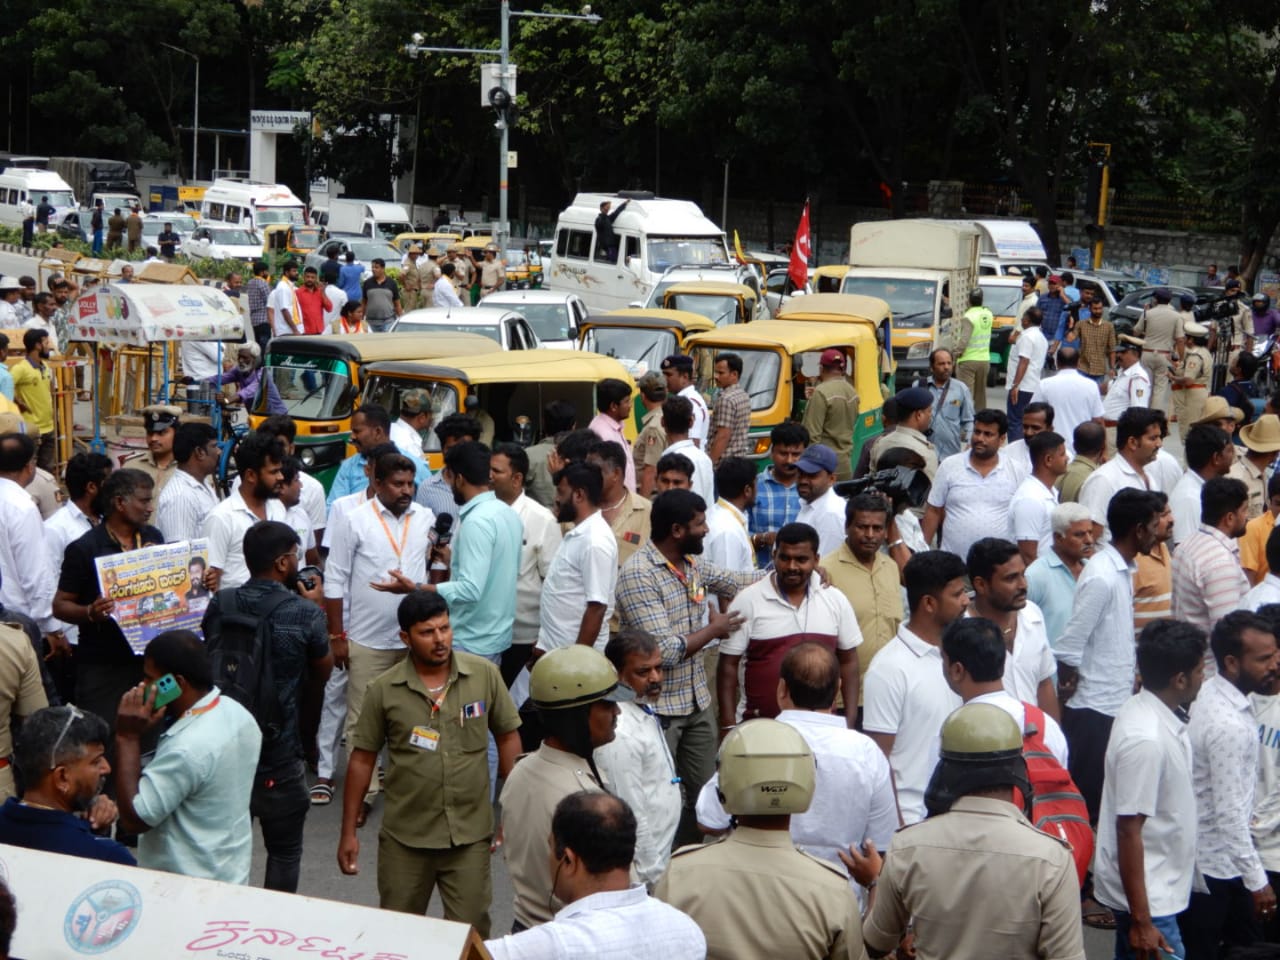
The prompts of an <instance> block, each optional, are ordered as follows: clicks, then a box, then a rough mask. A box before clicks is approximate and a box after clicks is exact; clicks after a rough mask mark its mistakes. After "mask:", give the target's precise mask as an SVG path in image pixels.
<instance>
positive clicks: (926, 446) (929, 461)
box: [871, 426, 938, 483]
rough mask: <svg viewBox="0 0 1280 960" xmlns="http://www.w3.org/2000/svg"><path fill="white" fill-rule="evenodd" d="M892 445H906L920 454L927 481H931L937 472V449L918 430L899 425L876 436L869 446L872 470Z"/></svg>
mask: <svg viewBox="0 0 1280 960" xmlns="http://www.w3.org/2000/svg"><path fill="white" fill-rule="evenodd" d="M894 447H906V448H907V449H908V450H914V451H915V452H916V453H918V454H920V456H922V457H924V472H925V475H926V476H927V477H928V478H929V482H930V483H932V482H933V478H934V477H935V476H936V475H937V473H938V451H937V449H936V448H935V447H934V445H933V444H932V443H930V442H929V438H928V437H926V436H925V435H924V434H923V433H921V432H920V431H919V430H913V429H911V428H910V427H903V426H899V427H898V428H897V429H896V430H894V431H893V433H885V434H881V435H880V436H878V437H876V440H875V443H874V445H873V446H872V447H871V470H872V471H873V472H874V471H876V470H878V469H880V458H881V457H883V456H884V455H885V453H886V451H889V450H892V449H893V448H894Z"/></svg>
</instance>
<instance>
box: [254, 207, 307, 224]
mask: <svg viewBox="0 0 1280 960" xmlns="http://www.w3.org/2000/svg"><path fill="white" fill-rule="evenodd" d="M253 219H254V222H255V223H256V224H257V225H258V226H262V225H263V224H266V223H298V224H302V223H306V222H307V221H306V219H305V218H304V217H303V216H302V208H301V207H258V209H257V210H255V211H254V213H253Z"/></svg>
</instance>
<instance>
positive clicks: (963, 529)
mask: <svg viewBox="0 0 1280 960" xmlns="http://www.w3.org/2000/svg"><path fill="white" fill-rule="evenodd" d="M996 455H997V456H998V457H999V458H1000V462H999V463H998V464H997V465H996V467H995V469H993V470H992V471H991V472H990V473H988V474H987V475H986V476H985V477H984V476H983V475H982V474H980V473H979V472H978V471H977V470H975V469H974V468H973V465H972V463H971V462H970V456H971V454H970V451H968V450H965V451H963V452H961V453H957V454H955V455H954V456H950V457H947V459H945V460H943V461H942V463H940V464H938V474H937V476H935V477H934V478H933V486H932V487H930V489H929V504H930V505H931V506H934V507H941V508H943V509H945V510H946V512H947V513H946V520H945V521H944V522H943V524H942V545H941V546H942V549H943V550H947V551H950V552H951V553H954V554H955V555H956V556H958V557H961V558H964V557H967V556H968V555H969V548H970V547H971V546H973V544H974V541H976V540H981V539H982V538H983V537H993V536H995V537H1003V536H1007V535H1008V530H1009V506H1010V504H1011V503H1012V501H1013V495H1014V493H1015V492H1017V489H1018V485H1019V484H1020V483H1021V482H1022V477H1025V476H1026V475H1027V474H1028V473H1030V472H1031V463H1030V460H1028V461H1027V468H1026V469H1025V470H1024V471H1023V472H1022V474H1021V476H1019V475H1018V473H1017V472H1016V471H1015V470H1014V469H1013V467H1012V466H1011V465H1010V463H1009V456H1008V454H1007V453H1006V452H1005V451H1004V450H1001V451H1000V452H999V453H997V454H996ZM1023 456H1024V457H1026V454H1025V453H1024V454H1023Z"/></svg>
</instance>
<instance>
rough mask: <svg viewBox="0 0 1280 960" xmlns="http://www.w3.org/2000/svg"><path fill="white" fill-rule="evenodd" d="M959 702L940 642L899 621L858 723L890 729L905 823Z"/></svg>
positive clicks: (914, 816) (919, 815)
mask: <svg viewBox="0 0 1280 960" xmlns="http://www.w3.org/2000/svg"><path fill="white" fill-rule="evenodd" d="M956 456H965V454H957V455H956ZM948 459H951V458H948ZM1130 636H1131V637H1132V627H1130ZM1130 646H1132V642H1130ZM960 704H961V700H960V698H959V697H958V696H956V694H955V693H954V692H953V691H952V690H951V688H950V687H949V686H947V679H946V676H945V674H944V673H943V670H942V650H941V648H939V647H937V646H935V645H934V644H931V643H926V642H925V641H924V640H922V639H920V638H919V637H918V636H916V635H915V634H914V633H912V632H911V631H910V630H909V629H907V625H906V624H905V623H904V624H903V625H902V626H900V627H898V634H897V636H895V637H894V638H893V639H892V640H890V641H889V643H888V644H887V645H886V646H885V647H884V648H883V649H882V650H881V651H880V652H879V653H877V654H876V656H875V659H874V660H872V661H871V667H870V669H868V670H867V676H866V678H865V679H864V681H863V720H862V727H863V729H864V730H866V731H867V732H868V733H885V734H892V735H893V750H892V752H891V753H890V754H889V766H890V767H892V768H893V778H894V783H895V784H896V786H897V790H898V809H899V810H900V811H902V822H903V823H904V824H908V825H910V824H913V823H919V822H920V821H921V820H923V819H924V815H925V809H924V791H925V787H927V786H928V785H929V778H930V777H931V776H933V768H934V767H935V766H936V765H937V762H938V760H937V758H938V750H939V742H940V740H939V738H940V735H941V732H942V721H944V720H946V719H947V717H948V716H949V715H950V714H951V712H952V711H953V710H955V709H956V708H957V707H959V706H960Z"/></svg>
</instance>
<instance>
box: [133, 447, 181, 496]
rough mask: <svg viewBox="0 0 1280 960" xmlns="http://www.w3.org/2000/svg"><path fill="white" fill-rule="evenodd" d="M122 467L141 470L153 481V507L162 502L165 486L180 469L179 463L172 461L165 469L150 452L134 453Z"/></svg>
mask: <svg viewBox="0 0 1280 960" xmlns="http://www.w3.org/2000/svg"><path fill="white" fill-rule="evenodd" d="M121 466H122V467H128V468H129V469H130V470H141V471H142V472H143V473H145V474H146V475H147V476H149V477H150V478H151V479H152V480H153V481H155V485H156V488H155V490H153V491H152V492H151V496H152V505H153V508H154V505H155V504H157V503H159V502H160V491H161V490H163V489H164V485H165V484H166V483H168V482H169V481H170V480H171V479H173V474H174V471H175V470H177V469H178V461H177V460H176V459H170V461H169V462H168V463H167V464H165V465H164V466H163V467H162V466H160V465H159V464H158V463H156V456H155V454H154V453H152V452H151V451H150V450H148V451H147V452H146V453H132V454H130V455H129V456H127V457H125V458H124V462H123V463H122V464H121Z"/></svg>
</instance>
